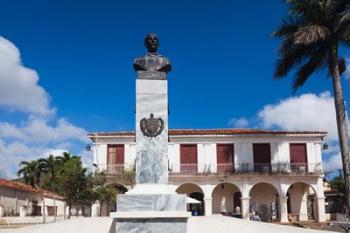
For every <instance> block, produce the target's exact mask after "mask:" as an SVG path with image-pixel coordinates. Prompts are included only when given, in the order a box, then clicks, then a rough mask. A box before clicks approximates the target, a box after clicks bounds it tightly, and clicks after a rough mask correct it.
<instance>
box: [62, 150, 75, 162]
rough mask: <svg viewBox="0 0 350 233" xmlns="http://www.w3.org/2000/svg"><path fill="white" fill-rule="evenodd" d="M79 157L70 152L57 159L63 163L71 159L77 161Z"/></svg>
mask: <svg viewBox="0 0 350 233" xmlns="http://www.w3.org/2000/svg"><path fill="white" fill-rule="evenodd" d="M76 158H78V156H75V155H72V154H71V153H69V152H63V153H62V155H61V156H58V157H57V159H58V160H60V161H61V162H62V163H65V162H67V161H68V160H70V159H76Z"/></svg>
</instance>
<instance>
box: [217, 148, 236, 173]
mask: <svg viewBox="0 0 350 233" xmlns="http://www.w3.org/2000/svg"><path fill="white" fill-rule="evenodd" d="M233 155H234V147H233V144H217V145H216V159H217V171H218V172H233V171H234V159H233Z"/></svg>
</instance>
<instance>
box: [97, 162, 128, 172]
mask: <svg viewBox="0 0 350 233" xmlns="http://www.w3.org/2000/svg"><path fill="white" fill-rule="evenodd" d="M97 169H98V170H99V171H104V172H106V173H107V174H109V175H118V174H121V173H122V172H123V171H124V170H125V165H124V164H98V165H97Z"/></svg>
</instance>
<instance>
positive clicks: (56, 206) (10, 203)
mask: <svg viewBox="0 0 350 233" xmlns="http://www.w3.org/2000/svg"><path fill="white" fill-rule="evenodd" d="M44 208H45V209H44ZM64 208H65V204H64V201H63V197H62V196H60V195H57V194H55V193H53V192H49V191H46V190H43V189H37V188H33V187H32V186H30V185H27V184H24V183H21V182H17V181H11V180H6V179H0V218H1V217H13V216H19V217H26V216H43V214H44V212H45V216H54V215H55V211H56V216H63V215H64ZM44 210H45V211H44Z"/></svg>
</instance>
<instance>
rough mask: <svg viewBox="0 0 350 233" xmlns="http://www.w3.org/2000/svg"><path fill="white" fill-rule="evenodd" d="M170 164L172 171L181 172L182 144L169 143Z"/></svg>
mask: <svg viewBox="0 0 350 233" xmlns="http://www.w3.org/2000/svg"><path fill="white" fill-rule="evenodd" d="M168 158H169V166H170V169H172V172H175V173H176V172H180V145H179V144H174V143H169V146H168Z"/></svg>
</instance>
